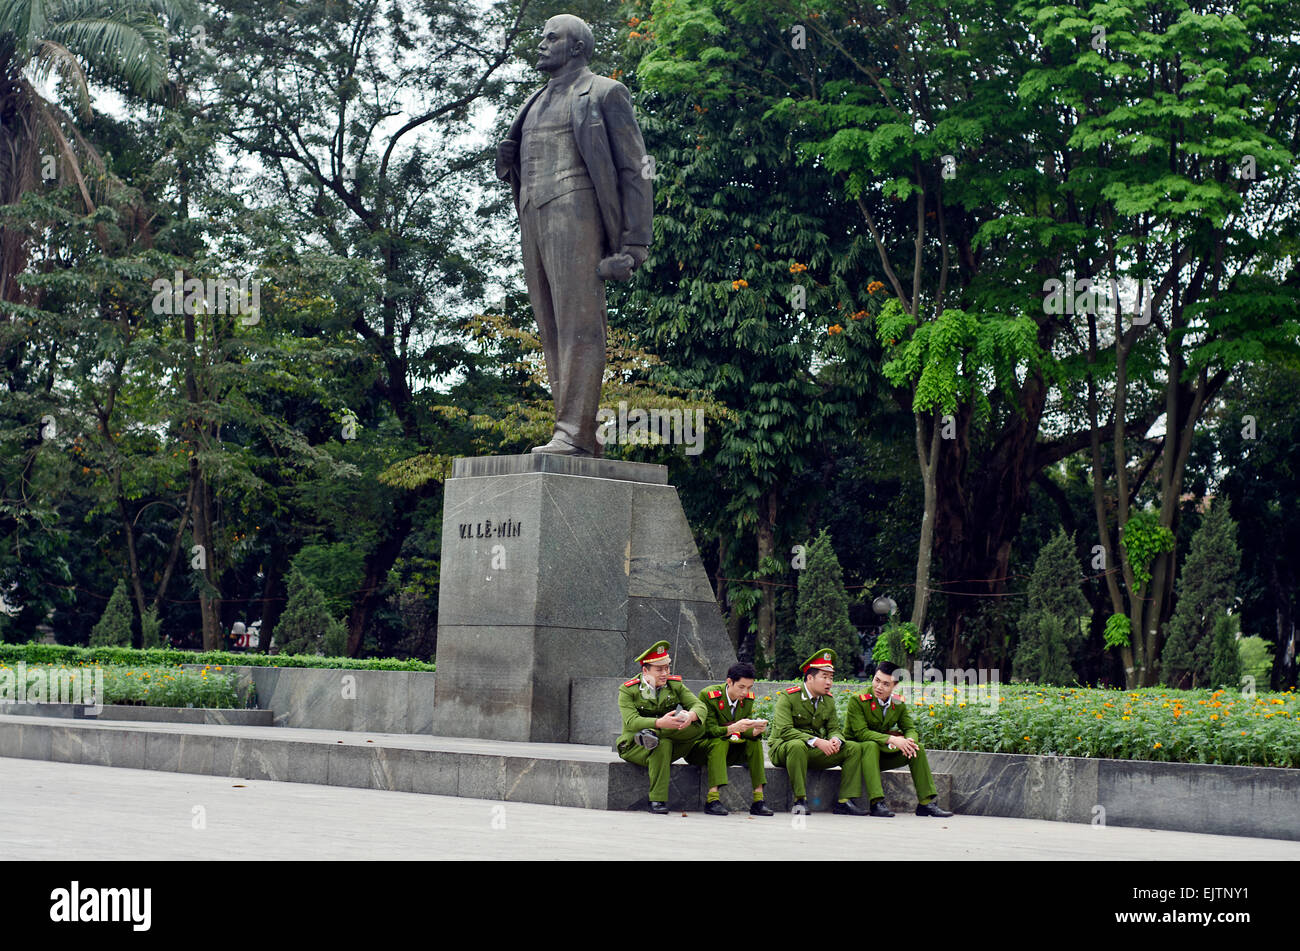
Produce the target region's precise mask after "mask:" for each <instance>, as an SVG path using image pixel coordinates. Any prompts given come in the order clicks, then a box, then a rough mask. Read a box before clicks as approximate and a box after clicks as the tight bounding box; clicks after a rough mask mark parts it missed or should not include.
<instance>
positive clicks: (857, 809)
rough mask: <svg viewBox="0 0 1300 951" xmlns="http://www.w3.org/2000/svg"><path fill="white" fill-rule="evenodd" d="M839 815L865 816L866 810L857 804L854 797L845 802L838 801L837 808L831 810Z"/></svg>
mask: <svg viewBox="0 0 1300 951" xmlns="http://www.w3.org/2000/svg"><path fill="white" fill-rule="evenodd" d="M831 812H833V813H835V815H837V816H865V815H866V812H865V811H863V809H862V807H861V806H859V805H857V804H856V803H855V802H854V801H853V800H852V799H848V800H845V801H844V802H837V803H836V804H835V808H834V809H832V810H831Z"/></svg>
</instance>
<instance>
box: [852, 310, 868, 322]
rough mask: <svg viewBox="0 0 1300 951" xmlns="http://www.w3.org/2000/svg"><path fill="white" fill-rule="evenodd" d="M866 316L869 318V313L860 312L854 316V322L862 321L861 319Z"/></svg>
mask: <svg viewBox="0 0 1300 951" xmlns="http://www.w3.org/2000/svg"><path fill="white" fill-rule="evenodd" d="M865 316H867V312H866V311H865V310H860V311H858V312H857V313H855V314H854V315H853V319H854V320H861V319H862V318H863V317H865Z"/></svg>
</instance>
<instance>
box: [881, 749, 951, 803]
mask: <svg viewBox="0 0 1300 951" xmlns="http://www.w3.org/2000/svg"><path fill="white" fill-rule="evenodd" d="M862 745H863V747H864V748H865V749H864V754H865V755H864V756H863V757H862V766H863V771H864V772H865V774H866V777H867V796H868V797H869V798H871V799H872V800H875V799H883V798H885V787H884V784H883V783H882V782H881V779H880V773H881V771H882V770H886V769H896V768H898V767H899V766H902V765H903V764H904V763H906V764H907V768H908V769H910V770H911V771H912V785H913V786H915V787H916V801H917V802H918V803H923V802H929V801H930V800H931V799H933V798H934V797H935V795H937V793H936V792H935V788H934V777H933V776H931V775H930V764H929V763H928V762H926V759H925V747H924V746H922V745H921V744H919V743H918V744H917V745H916V755H915V756H913V757H912V758H911V759H908V758H907V757H906V756H904V755H903V754H902V753H900V752H898V751H897V750H886V749H882V748H881V746H880V745H879V744H878V743H863V744H862Z"/></svg>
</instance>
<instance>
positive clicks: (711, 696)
mask: <svg viewBox="0 0 1300 951" xmlns="http://www.w3.org/2000/svg"><path fill="white" fill-rule="evenodd" d="M721 696H722V691H721V690H710V691H709V699H710V700H717V699H718V698H719V697H721ZM750 696H751V697H752V696H753V694H750Z"/></svg>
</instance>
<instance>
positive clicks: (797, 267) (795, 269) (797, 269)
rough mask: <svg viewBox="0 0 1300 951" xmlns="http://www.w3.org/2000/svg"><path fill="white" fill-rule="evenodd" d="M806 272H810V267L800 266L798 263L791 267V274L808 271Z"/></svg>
mask: <svg viewBox="0 0 1300 951" xmlns="http://www.w3.org/2000/svg"><path fill="white" fill-rule="evenodd" d="M806 270H808V265H806V264H800V263H799V262H798V261H796V262H795V263H794V264H791V265H790V273H791V274H798V273H799V272H800V271H806Z"/></svg>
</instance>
